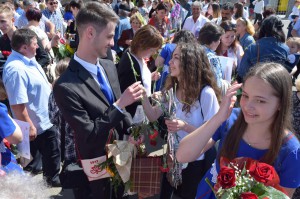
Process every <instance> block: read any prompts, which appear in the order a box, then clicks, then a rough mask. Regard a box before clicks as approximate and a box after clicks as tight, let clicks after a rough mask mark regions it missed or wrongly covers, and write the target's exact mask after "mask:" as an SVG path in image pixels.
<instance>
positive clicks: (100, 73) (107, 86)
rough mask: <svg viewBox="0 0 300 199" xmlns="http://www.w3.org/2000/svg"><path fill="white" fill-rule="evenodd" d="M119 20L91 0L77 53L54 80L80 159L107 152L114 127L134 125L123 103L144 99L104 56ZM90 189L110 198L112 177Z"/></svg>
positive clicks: (80, 23)
mask: <svg viewBox="0 0 300 199" xmlns="http://www.w3.org/2000/svg"><path fill="white" fill-rule="evenodd" d="M118 20H119V18H118V16H117V15H116V14H115V13H114V12H113V10H111V9H109V8H108V7H107V6H106V5H104V4H100V3H98V2H89V3H87V4H86V6H85V7H84V8H82V9H81V10H80V11H79V13H78V14H77V16H76V23H77V27H78V33H79V38H80V41H79V45H78V49H77V52H76V53H75V54H74V57H73V58H72V60H71V61H70V64H69V67H68V69H67V71H66V72H65V73H63V74H62V76H61V77H60V78H59V79H58V80H57V82H56V84H55V85H54V89H53V92H54V97H55V100H56V103H57V105H58V107H59V109H60V111H61V112H62V114H63V117H64V119H65V120H66V122H68V123H69V125H70V126H71V128H72V129H73V130H74V132H75V136H74V137H75V145H76V148H77V149H78V150H77V152H78V154H77V155H78V157H79V158H80V159H92V158H97V157H100V156H103V155H105V144H106V142H107V139H108V135H109V131H110V130H111V129H114V130H115V132H116V133H117V134H118V135H119V138H122V136H123V133H124V132H125V131H126V129H127V128H128V127H129V125H130V122H129V121H130V120H126V119H129V118H130V117H129V118H128V117H127V114H126V113H127V112H126V111H125V109H124V108H125V107H126V106H128V105H130V104H132V103H134V102H135V101H137V100H140V99H141V98H142V95H143V92H144V88H143V86H142V85H141V83H140V82H136V83H134V84H132V85H131V86H129V87H128V89H126V90H125V91H124V92H123V94H122V95H121V91H120V85H119V80H118V75H117V71H116V68H115V66H114V64H113V62H111V61H109V60H105V59H100V58H101V57H106V53H107V49H108V48H109V47H111V46H113V45H114V42H113V38H114V32H115V27H116V24H117V23H118ZM125 121H126V122H125ZM89 188H90V189H91V192H92V195H93V198H98V199H99V198H103V199H104V198H110V181H109V179H108V178H105V179H100V180H95V181H90V182H89ZM121 195H122V194H121Z"/></svg>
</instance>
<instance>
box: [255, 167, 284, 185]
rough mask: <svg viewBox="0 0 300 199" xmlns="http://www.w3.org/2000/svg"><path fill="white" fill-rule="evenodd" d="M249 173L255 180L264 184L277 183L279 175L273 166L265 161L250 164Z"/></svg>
mask: <svg viewBox="0 0 300 199" xmlns="http://www.w3.org/2000/svg"><path fill="white" fill-rule="evenodd" d="M249 173H250V175H251V176H252V177H253V178H254V179H255V180H256V181H258V182H261V183H264V184H265V185H266V186H274V185H276V184H279V177H278V175H277V173H276V171H275V169H274V167H272V166H271V165H268V164H266V163H262V162H256V164H251V165H250V167H249Z"/></svg>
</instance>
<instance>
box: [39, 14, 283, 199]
mask: <svg viewBox="0 0 300 199" xmlns="http://www.w3.org/2000/svg"><path fill="white" fill-rule="evenodd" d="M283 23H284V31H285V34H287V26H288V24H289V21H288V20H283ZM35 177H36V178H40V179H42V175H41V174H40V175H37V176H35ZM48 191H49V195H48V196H49V198H53V199H73V198H74V195H73V193H72V191H71V190H70V189H65V190H62V189H61V188H49V189H48ZM131 198H132V199H133V198H137V197H136V196H132V197H131ZM156 198H159V197H158V196H155V197H151V199H156ZM149 199H150V198H149ZM173 199H175V198H174V197H173Z"/></svg>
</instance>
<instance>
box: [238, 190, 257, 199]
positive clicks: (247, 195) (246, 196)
mask: <svg viewBox="0 0 300 199" xmlns="http://www.w3.org/2000/svg"><path fill="white" fill-rule="evenodd" d="M240 198H241V199H258V197H257V195H256V194H254V193H252V192H244V193H242V194H241V195H240Z"/></svg>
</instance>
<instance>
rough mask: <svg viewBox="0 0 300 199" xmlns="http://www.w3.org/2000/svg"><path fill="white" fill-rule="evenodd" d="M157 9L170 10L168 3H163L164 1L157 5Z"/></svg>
mask: <svg viewBox="0 0 300 199" xmlns="http://www.w3.org/2000/svg"><path fill="white" fill-rule="evenodd" d="M155 10H156V11H159V10H165V11H166V12H167V11H168V6H167V4H165V3H163V2H160V3H159V4H158V5H157V7H156V9H155Z"/></svg>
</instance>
